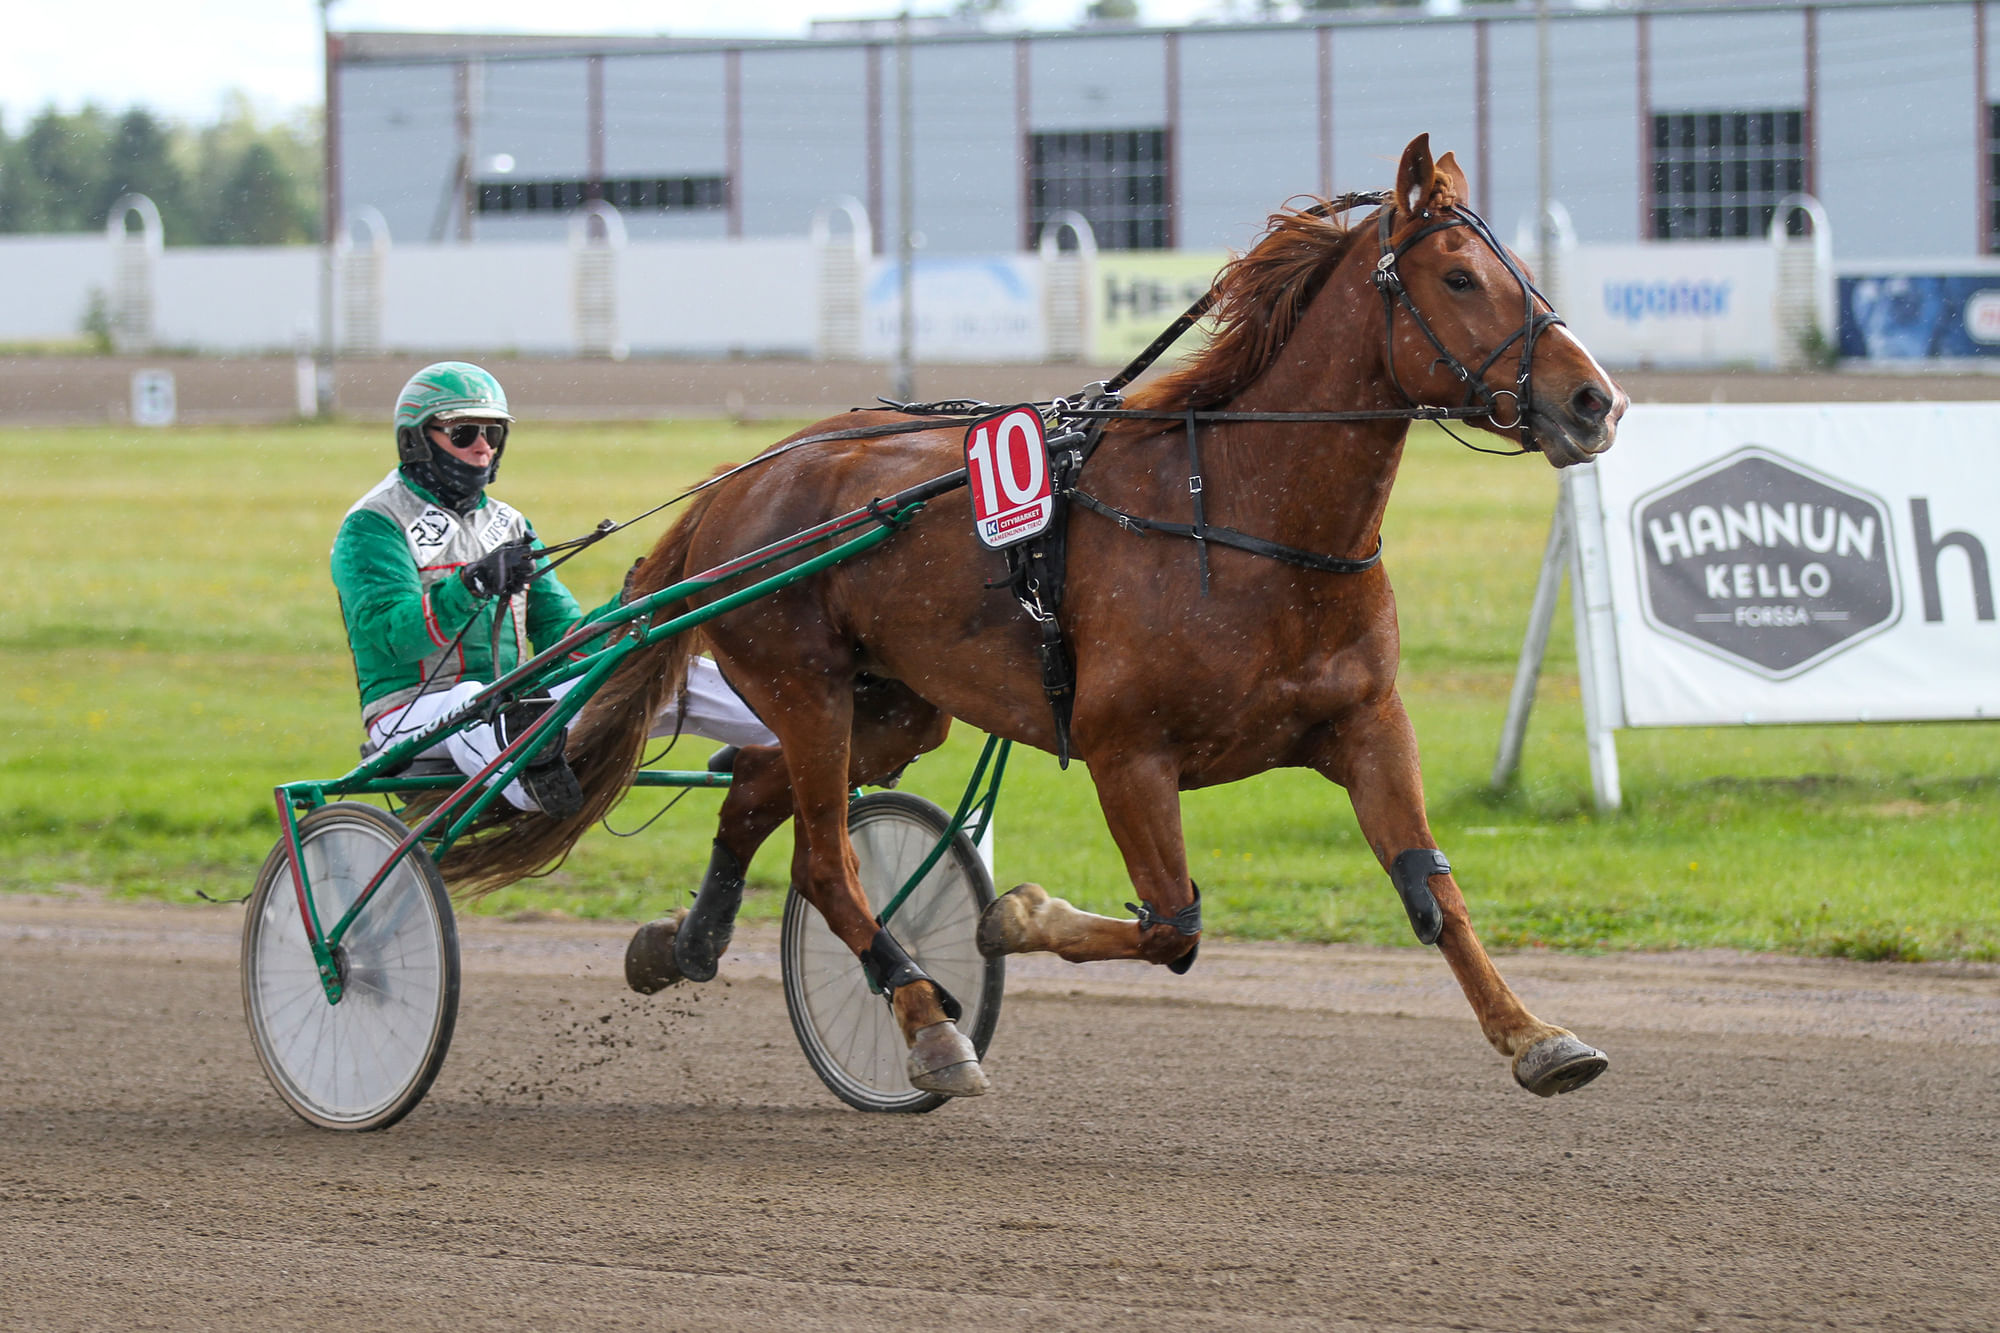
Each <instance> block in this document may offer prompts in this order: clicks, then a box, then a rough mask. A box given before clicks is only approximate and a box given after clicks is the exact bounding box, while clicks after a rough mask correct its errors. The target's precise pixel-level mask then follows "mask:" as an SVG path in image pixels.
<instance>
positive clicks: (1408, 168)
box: [1396, 134, 1436, 213]
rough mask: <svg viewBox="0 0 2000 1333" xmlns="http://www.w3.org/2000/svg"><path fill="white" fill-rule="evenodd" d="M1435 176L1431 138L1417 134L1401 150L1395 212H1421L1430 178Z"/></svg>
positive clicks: (1427, 193)
mask: <svg viewBox="0 0 2000 1333" xmlns="http://www.w3.org/2000/svg"><path fill="white" fill-rule="evenodd" d="M1435 174H1436V168H1435V167H1433V166H1432V165H1431V136H1430V135H1428V134H1419V135H1418V136H1417V137H1416V138H1414V139H1412V140H1410V146H1409V147H1408V148H1405V149H1404V150H1403V163H1402V165H1401V166H1399V167H1397V168H1396V209H1397V211H1398V212H1401V213H1416V212H1419V211H1420V210H1422V208H1423V206H1424V200H1426V199H1428V198H1429V197H1430V193H1431V177H1432V176H1433V175H1435Z"/></svg>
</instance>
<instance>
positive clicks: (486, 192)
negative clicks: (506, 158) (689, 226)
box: [479, 176, 729, 213]
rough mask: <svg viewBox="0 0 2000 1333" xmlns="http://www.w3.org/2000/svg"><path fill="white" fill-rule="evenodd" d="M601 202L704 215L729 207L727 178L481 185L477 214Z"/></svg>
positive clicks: (636, 209) (566, 209)
mask: <svg viewBox="0 0 2000 1333" xmlns="http://www.w3.org/2000/svg"><path fill="white" fill-rule="evenodd" d="M593 187H594V188H593ZM592 198H601V199H603V200H604V201H605V202H606V203H608V204H610V205H611V206H612V207H613V208H616V209H618V210H619V211H620V212H625V213H635V212H637V213H645V212H652V213H703V212H717V211H719V210H721V209H725V208H727V207H729V178H728V177H726V176H666V177H648V178H646V179H643V180H616V181H603V182H601V183H600V182H592V181H580V180H570V181H517V180H487V181H481V182H479V211H480V212H481V213H567V212H569V211H570V210H571V209H575V208H581V207H582V206H583V205H584V204H586V203H588V202H589V201H590V200H591V199H592Z"/></svg>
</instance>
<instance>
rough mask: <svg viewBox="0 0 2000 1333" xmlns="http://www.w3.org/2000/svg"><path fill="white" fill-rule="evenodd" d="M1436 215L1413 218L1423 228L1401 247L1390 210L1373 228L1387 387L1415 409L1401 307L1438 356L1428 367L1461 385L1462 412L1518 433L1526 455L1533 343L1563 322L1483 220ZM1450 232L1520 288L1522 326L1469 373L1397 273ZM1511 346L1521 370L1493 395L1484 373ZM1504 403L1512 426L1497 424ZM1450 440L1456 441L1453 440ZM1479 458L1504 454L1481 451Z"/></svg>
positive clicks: (1464, 214) (1448, 212) (1455, 211)
mask: <svg viewBox="0 0 2000 1333" xmlns="http://www.w3.org/2000/svg"><path fill="white" fill-rule="evenodd" d="M1440 214H1441V216H1435V217H1434V215H1433V214H1432V213H1431V211H1430V210H1428V209H1426V210H1425V211H1423V212H1421V213H1419V214H1418V215H1417V217H1418V219H1419V221H1422V222H1424V223H1426V224H1427V225H1425V226H1420V227H1418V228H1417V229H1416V230H1415V231H1413V232H1411V233H1410V234H1409V235H1408V236H1406V237H1404V238H1403V241H1402V243H1401V244H1400V245H1395V244H1391V240H1390V225H1391V223H1392V222H1393V221H1394V220H1395V213H1394V211H1393V210H1385V211H1384V212H1383V213H1382V215H1381V217H1380V219H1379V220H1378V221H1377V223H1376V236H1377V240H1378V243H1379V244H1380V246H1381V257H1380V258H1379V259H1377V260H1376V261H1375V268H1374V271H1373V273H1372V274H1371V279H1372V281H1373V282H1374V283H1375V290H1376V291H1378V292H1380V293H1382V322H1383V336H1384V338H1385V340H1386V346H1385V348H1384V356H1385V358H1386V360H1387V362H1388V369H1389V382H1390V383H1391V384H1393V385H1395V386H1396V392H1397V393H1399V394H1401V395H1402V397H1403V401H1404V402H1406V403H1409V404H1411V405H1412V406H1413V407H1414V406H1415V404H1416V400H1415V399H1414V398H1412V397H1411V396H1410V391H1409V390H1408V389H1405V388H1404V387H1403V381H1402V379H1401V377H1400V376H1399V375H1398V374H1397V373H1396V311H1397V308H1398V307H1399V306H1400V307H1401V308H1402V309H1403V310H1404V311H1406V312H1408V314H1409V317H1410V319H1411V321H1412V322H1413V323H1415V324H1416V326H1417V331H1418V332H1420V333H1422V334H1423V335H1424V338H1425V339H1426V340H1427V341H1428V342H1429V343H1430V345H1431V347H1432V348H1433V349H1435V350H1436V352H1437V359H1436V360H1435V361H1433V362H1432V363H1431V365H1432V367H1433V368H1435V367H1437V366H1443V367H1444V368H1445V369H1446V370H1448V371H1450V372H1451V373H1452V374H1453V375H1455V376H1457V377H1458V380H1459V382H1460V383H1461V384H1463V385H1465V406H1467V407H1473V406H1475V404H1476V405H1477V406H1479V407H1480V408H1481V409H1482V410H1481V411H1479V412H1477V413H1474V414H1473V415H1478V416H1484V417H1485V418H1486V419H1487V420H1488V421H1490V422H1491V423H1492V425H1493V428H1494V429H1495V430H1519V431H1520V432H1521V452H1524V453H1525V452H1526V451H1527V450H1528V449H1530V448H1534V447H1536V446H1535V445H1534V442H1533V440H1534V437H1533V435H1532V434H1531V432H1530V431H1529V429H1528V412H1527V407H1528V403H1529V402H1530V401H1531V396H1530V384H1529V377H1530V375H1531V373H1532V367H1533V364H1534V360H1535V342H1536V340H1537V339H1539V338H1540V337H1541V336H1542V334H1543V333H1544V332H1546V331H1547V330H1548V329H1550V328H1551V327H1553V326H1555V325H1558V324H1561V323H1562V322H1563V318H1562V316H1561V315H1558V314H1557V313H1556V312H1555V309H1554V307H1553V305H1552V304H1551V303H1550V301H1549V299H1548V298H1547V297H1545V296H1543V295H1542V294H1541V292H1540V291H1539V290H1537V289H1536V287H1535V284H1534V283H1533V282H1532V281H1530V280H1529V278H1528V275H1527V273H1526V272H1525V271H1523V269H1522V268H1521V265H1520V264H1519V263H1518V262H1517V261H1516V260H1515V259H1514V257H1513V256H1512V255H1510V254H1508V253H1507V247H1505V246H1504V245H1502V244H1500V242H1499V240H1498V239H1496V238H1495V237H1494V235H1493V229H1492V228H1491V227H1489V226H1487V225H1486V219H1484V218H1482V217H1480V216H1479V215H1478V214H1477V213H1475V212H1473V211H1472V210H1471V209H1469V208H1466V207H1464V206H1462V205H1459V204H1451V205H1448V206H1446V207H1445V208H1443V209H1441V210H1440ZM1454 227H1464V228H1466V229H1467V230H1469V231H1470V232H1471V233H1472V234H1473V235H1474V236H1477V237H1478V238H1479V239H1480V241H1481V242H1482V243H1483V244H1484V245H1485V246H1486V248H1487V249H1489V250H1491V251H1492V252H1493V256H1494V258H1496V259H1498V260H1499V261H1500V262H1501V264H1502V265H1504V266H1505V267H1506V269H1507V272H1508V273H1509V274H1511V275H1512V276H1513V279H1514V281H1515V282H1516V283H1517V284H1519V286H1520V289H1521V302H1522V312H1521V326H1520V327H1519V328H1517V329H1515V330H1514V332H1513V333H1512V334H1510V335H1508V337H1507V339H1506V340H1505V341H1504V342H1502V343H1501V344H1500V345H1499V346H1498V347H1495V348H1494V349H1493V350H1492V351H1491V352H1490V353H1488V354H1487V357H1486V359H1485V360H1484V361H1481V362H1480V363H1479V365H1478V367H1477V368H1476V369H1473V368H1469V367H1467V366H1466V364H1465V363H1464V362H1463V361H1461V360H1459V359H1458V357H1456V356H1455V355H1453V354H1452V352H1451V349H1450V348H1448V347H1446V346H1445V345H1444V342H1443V340H1442V339H1440V338H1439V337H1438V336H1437V334H1436V332H1435V331H1433V330H1432V328H1431V326H1430V321H1429V320H1426V319H1425V318H1424V313H1423V311H1421V310H1419V309H1417V303H1416V301H1415V300H1414V299H1412V298H1411V296H1410V289H1409V288H1408V287H1407V286H1405V285H1404V283H1403V276H1402V274H1401V273H1400V272H1398V271H1397V268H1396V264H1397V261H1399V260H1400V259H1401V258H1402V257H1403V256H1404V255H1405V254H1406V253H1408V251H1409V250H1410V248H1411V247H1412V246H1414V245H1415V244H1416V243H1417V242H1419V241H1421V240H1423V239H1425V238H1426V237H1429V236H1433V235H1436V234H1437V233H1438V232H1442V231H1450V230H1451V229H1452V228H1454ZM1537 301H1539V302H1541V304H1542V306H1543V309H1542V310H1541V311H1540V312H1537V311H1536V309H1535V303H1536V302H1537ZM1515 343H1519V344H1520V345H1521V363H1520V367H1519V370H1518V371H1517V372H1516V374H1515V376H1514V387H1513V388H1512V389H1493V388H1490V387H1488V385H1487V383H1486V372H1487V371H1488V370H1490V369H1491V368H1492V366H1493V363H1494V362H1496V361H1498V360H1499V359H1500V358H1501V357H1502V356H1504V355H1505V354H1506V352H1507V349H1508V348H1510V347H1512V346H1513V345H1514V344H1515ZM1502 398H1511V399H1512V400H1513V408H1514V411H1513V416H1514V419H1513V420H1512V421H1510V422H1503V421H1502V420H1501V419H1500V400H1501V399H1502ZM1454 438H1457V437H1456V436H1454ZM1459 443H1460V444H1464V445H1466V447H1467V448H1472V449H1477V448H1479V446H1477V445H1474V444H1471V443H1470V442H1468V441H1466V440H1463V439H1460V440H1459ZM1483 452H1502V451H1495V450H1485V451H1483Z"/></svg>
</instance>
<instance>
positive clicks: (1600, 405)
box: [1357, 134, 1629, 467]
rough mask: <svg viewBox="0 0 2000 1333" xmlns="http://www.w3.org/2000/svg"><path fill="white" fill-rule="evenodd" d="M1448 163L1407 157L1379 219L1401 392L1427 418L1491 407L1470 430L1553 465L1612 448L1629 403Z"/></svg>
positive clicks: (1426, 144)
mask: <svg viewBox="0 0 2000 1333" xmlns="http://www.w3.org/2000/svg"><path fill="white" fill-rule="evenodd" d="M1469 197H1470V191H1468V190H1467V188H1466V184H1465V173H1464V172H1463V171H1460V170H1459V167H1458V163H1457V161H1456V160H1454V159H1453V157H1452V155H1451V154H1450V153H1446V154H1445V155H1444V156H1443V157H1442V158H1440V159H1438V160H1437V161H1435V162H1433V161H1432V160H1431V145H1430V136H1429V135H1427V134H1424V135H1419V136H1417V137H1416V138H1415V139H1413V140H1411V141H1410V146H1409V147H1408V148H1406V149H1404V150H1403V161H1402V164H1401V166H1399V167H1398V168H1397V170H1396V193H1395V196H1394V197H1393V198H1392V199H1391V200H1390V201H1389V202H1388V203H1387V204H1386V205H1384V207H1383V209H1382V212H1381V214H1380V215H1379V218H1378V221H1377V226H1376V233H1377V234H1376V236H1375V238H1374V240H1375V244H1374V246H1372V247H1371V246H1369V245H1368V239H1369V238H1366V237H1363V238H1361V239H1362V243H1361V245H1360V246H1357V249H1359V250H1361V251H1362V252H1363V253H1368V254H1373V255H1374V256H1375V260H1374V262H1375V270H1374V281H1375V285H1376V288H1377V289H1378V290H1379V291H1380V292H1381V293H1382V300H1383V305H1384V308H1385V310H1386V312H1387V317H1388V324H1389V335H1388V336H1389V348H1388V351H1389V365H1390V371H1391V373H1392V375H1394V377H1395V380H1396V383H1397V386H1398V387H1399V388H1400V389H1401V390H1402V392H1403V393H1404V394H1405V395H1406V396H1407V397H1408V398H1409V399H1410V400H1411V401H1412V402H1413V403H1416V404H1419V405H1422V406H1426V407H1477V406H1484V407H1486V408H1487V409H1488V414H1487V415H1483V416H1477V417H1474V418H1472V422H1473V424H1475V425H1478V426H1480V427H1481V428H1482V429H1485V430H1488V431H1491V432H1493V433H1494V434H1495V435H1499V436H1501V437H1503V438H1505V439H1509V440H1512V441H1515V442H1516V443H1518V444H1520V445H1521V446H1522V447H1524V448H1532V449H1539V450H1541V452H1542V454H1543V456H1544V457H1546V458H1547V459H1548V460H1549V463H1550V465H1551V466H1554V467H1568V466H1569V465H1570V464H1572V463H1582V462H1586V461H1588V460H1589V459H1591V458H1593V457H1595V456H1596V455H1598V454H1601V453H1603V452H1604V451H1605V450H1606V449H1609V448H1610V447H1611V442H1612V439H1613V437H1614V436H1615V435H1616V433H1617V429H1618V418H1619V417H1620V416H1622V415H1624V412H1625V408H1626V407H1627V405H1628V402H1629V400H1628V399H1627V398H1626V397H1625V394H1624V391H1623V390H1621V389H1620V388H1619V387H1618V386H1617V385H1616V384H1615V383H1613V382H1612V379H1611V377H1610V376H1609V375H1607V374H1605V372H1604V367H1602V366H1600V365H1598V364H1597V360H1596V358H1595V357H1593V356H1591V354H1590V353H1589V352H1588V351H1586V350H1584V346H1583V344H1582V343H1581V342H1579V341H1577V339H1576V337H1575V335H1573V334H1572V333H1570V331H1569V330H1568V329H1567V328H1565V327H1563V324H1562V320H1561V319H1560V318H1559V317H1558V316H1557V315H1556V314H1555V312H1554V311H1553V310H1552V309H1550V307H1549V303H1548V302H1547V301H1546V300H1545V299H1543V297H1542V294H1541V293H1540V292H1538V291H1536V290H1535V287H1534V283H1533V281H1532V279H1531V278H1530V276H1529V273H1528V270H1527V269H1526V268H1525V267H1524V266H1523V265H1522V264H1521V262H1520V260H1519V259H1517V258H1515V256H1514V254H1513V252H1512V251H1510V250H1508V249H1507V247H1506V246H1504V245H1502V244H1501V243H1500V241H1499V239H1498V238H1497V237H1495V236H1494V235H1493V232H1492V229H1491V228H1489V227H1488V226H1487V225H1486V223H1485V222H1484V221H1483V220H1482V219H1481V218H1480V217H1479V215H1478V214H1476V213H1474V212H1473V211H1472V209H1471V208H1470V207H1469V206H1468V203H1467V200H1468V199H1469Z"/></svg>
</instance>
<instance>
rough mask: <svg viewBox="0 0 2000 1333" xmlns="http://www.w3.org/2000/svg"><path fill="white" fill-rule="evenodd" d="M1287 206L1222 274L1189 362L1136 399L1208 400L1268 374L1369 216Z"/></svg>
mask: <svg viewBox="0 0 2000 1333" xmlns="http://www.w3.org/2000/svg"><path fill="white" fill-rule="evenodd" d="M1310 207H1311V205H1307V206H1306V207H1302V208H1291V207H1286V208H1284V209H1281V210H1280V211H1278V212H1276V213H1273V214H1272V215H1271V217H1270V221H1269V222H1268V223H1267V224H1266V226H1265V229H1264V235H1263V237H1262V238H1261V239H1260V240H1259V241H1258V242H1257V243H1256V244H1255V245H1253V246H1251V247H1250V250H1249V252H1248V253H1247V254H1242V255H1238V256H1237V257H1236V258H1235V259H1232V260H1230V261H1229V263H1227V264H1225V265H1223V268H1222V271H1221V272H1220V273H1218V274H1217V275H1216V278H1215V304H1214V305H1213V306H1212V307H1211V308H1210V311H1209V316H1208V318H1209V319H1210V320H1211V321H1213V324H1214V328H1215V333H1214V336H1213V337H1211V338H1210V339H1209V342H1208V346H1206V347H1204V348H1203V349H1202V350H1201V351H1199V352H1197V353H1195V354H1194V356H1193V357H1191V358H1190V359H1189V360H1188V362H1187V364H1186V365H1184V366H1182V367H1180V368H1179V369H1178V370H1174V371H1172V372H1170V373H1168V374H1166V375H1163V376H1161V377H1160V378H1159V379H1157V380H1155V381H1153V382H1152V383H1151V384H1147V385H1145V386H1143V387H1141V388H1139V389H1136V390H1134V391H1133V393H1132V394H1131V397H1130V400H1129V401H1130V405H1131V406H1133V407H1143V408H1152V409H1167V410H1170V411H1179V410H1181V409H1183V408H1208V407H1214V406H1216V405H1218V404H1220V403H1224V402H1227V401H1228V400H1229V399H1231V398H1233V397H1235V396H1236V395H1237V394H1239V393H1241V392H1242V391H1243V390H1244V389H1245V388H1247V387H1249V385H1250V384H1251V382H1252V381H1254V380H1255V379H1256V378H1257V377H1258V376H1259V375H1262V374H1263V373H1264V372H1265V371H1266V370H1267V369H1269V368H1270V365H1271V363H1272V362H1273V361H1275V360H1277V357H1278V352H1279V351H1280V349H1282V348H1283V347H1284V345H1285V343H1286V341H1287V340H1288V339H1289V338H1290V337H1291V336H1292V333H1293V331H1294V330H1296V329H1297V328H1298V325H1299V319H1300V317H1301V316H1303V315H1304V314H1305V311H1306V307H1307V306H1309V305H1311V304H1312V299H1313V297H1314V296H1316V295H1318V294H1319V289H1320V287H1321V286H1322V285H1324V284H1325V282H1326V277H1327V274H1329V273H1331V272H1333V269H1334V266H1335V265H1336V264H1338V263H1339V262H1340V261H1341V259H1342V258H1343V257H1344V256H1345V255H1346V254H1347V252H1348V250H1349V248H1351V247H1352V245H1353V243H1354V238H1355V236H1356V235H1357V234H1358V233H1360V232H1361V231H1363V230H1365V227H1366V224H1357V225H1355V226H1349V225H1347V224H1346V223H1345V222H1343V221H1342V220H1341V218H1340V215H1339V214H1337V213H1334V214H1329V215H1326V216H1321V215H1318V214H1315V213H1312V212H1310V211H1309V209H1310Z"/></svg>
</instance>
